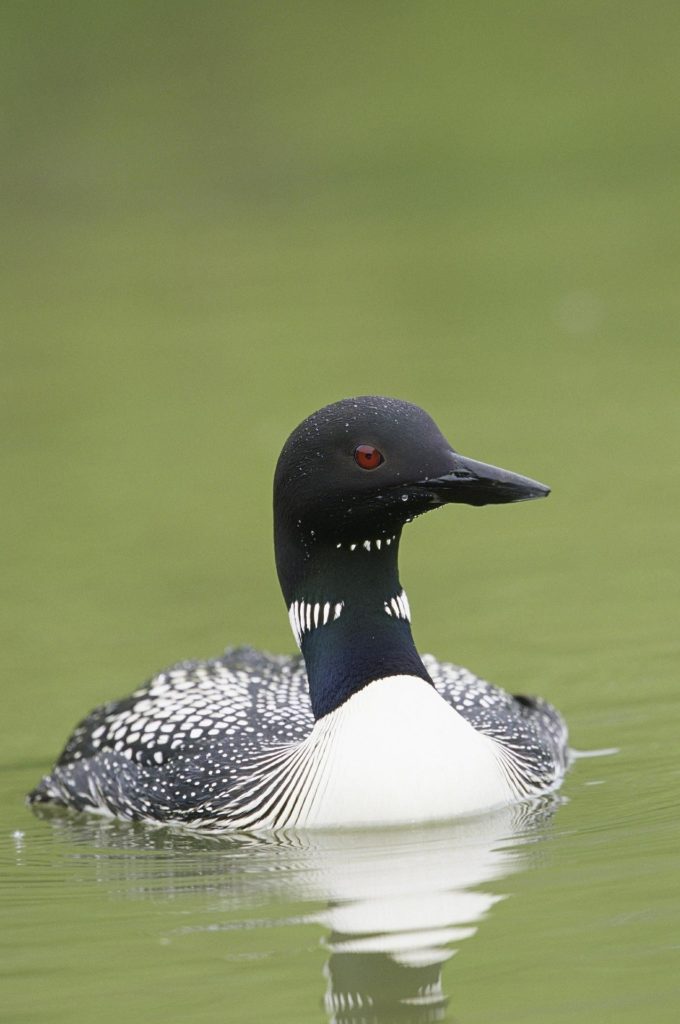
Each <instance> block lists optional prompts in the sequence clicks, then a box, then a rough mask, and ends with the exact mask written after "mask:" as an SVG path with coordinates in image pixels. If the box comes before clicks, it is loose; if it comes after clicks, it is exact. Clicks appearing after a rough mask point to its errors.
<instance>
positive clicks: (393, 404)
mask: <svg viewBox="0 0 680 1024" xmlns="http://www.w3.org/2000/svg"><path fill="white" fill-rule="evenodd" d="M548 493H549V488H548V487H546V486H544V485H543V484H540V483H538V482H536V481H535V480H530V479H529V478H527V477H523V476H519V475H518V474H515V473H511V472H507V471H505V470H502V469H498V468H496V467H494V466H489V465H486V464H484V463H482V462H476V461H474V460H473V459H469V458H466V457H464V456H462V455H461V454H460V453H458V452H457V451H455V450H454V449H453V448H452V447H451V445H450V444H449V442H448V441H447V440H446V438H445V437H444V435H443V434H442V433H441V431H440V430H439V428H438V427H437V425H436V424H435V422H434V421H433V420H432V419H431V417H430V416H429V415H428V414H427V413H426V412H424V410H422V409H421V408H419V407H418V406H416V405H412V404H411V403H409V402H405V401H402V400H399V399H394V398H384V397H376V396H365V397H360V398H352V399H344V400H342V401H339V402H335V403H333V404H332V405H328V406H326V407H325V408H323V409H320V410H319V411H318V412H315V413H313V414H312V415H311V416H309V417H308V418H307V419H306V420H304V422H303V423H301V424H300V426H299V427H298V428H297V429H296V430H294V431H293V433H292V434H291V435H290V437H289V438H288V440H287V441H286V443H285V445H284V447H283V450H282V452H281V455H280V457H279V460H278V463H277V466H276V472H275V477H274V547H275V556H276V567H277V572H278V577H279V582H280V585H281V590H282V592H283V596H284V599H285V602H286V606H287V609H288V615H289V619H290V624H291V627H292V631H293V633H294V636H295V639H296V641H297V644H298V646H299V648H300V651H301V654H300V655H295V656H278V655H271V654H268V653H265V652H261V651H256V650H254V649H252V648H248V647H237V648H231V649H228V650H227V651H226V653H225V654H224V655H223V656H221V657H218V658H215V659H212V660H205V661H186V662H181V663H179V664H177V665H175V666H173V667H171V668H169V669H168V670H166V671H164V672H161V673H159V674H158V675H156V676H154V677H153V678H152V679H151V680H150V681H149V682H148V683H147V684H146V685H144V686H143V687H142V688H141V689H138V690H136V691H135V692H134V693H133V694H132V695H131V696H129V697H127V698H124V699H122V700H117V701H112V702H110V703H108V704H104V705H103V706H101V707H99V708H97V709H95V710H94V711H93V712H91V714H90V715H88V717H87V718H85V719H84V720H83V721H82V722H81V723H80V724H79V725H78V726H77V727H76V729H75V730H74V732H73V734H72V736H71V737H70V739H69V740H68V742H67V744H66V747H65V749H64V751H63V753H62V754H61V757H60V758H59V760H58V761H57V763H56V765H55V767H54V769H53V770H52V773H51V774H50V775H47V776H45V777H44V778H43V779H42V780H41V781H40V782H39V784H38V786H37V787H36V788H35V789H34V790H33V791H32V792H31V793H30V794H29V796H28V800H29V802H30V803H34V804H40V803H52V804H57V805H65V806H66V807H69V808H72V809H75V810H78V811H89V812H94V813H99V814H105V815H109V816H114V817H118V818H123V819H128V820H134V821H142V822H148V823H154V824H156V825H177V826H183V827H186V828H189V829H194V830H201V831H205V832H224V831H228V830H234V829H240V830H250V831H258V830H274V829H286V828H326V827H344V826H373V825H378V826H379V825H391V824H404V823H415V822H426V821H435V820H444V819H449V818H455V817H458V816H461V815H468V814H476V813H479V812H483V811H486V810H491V809H493V808H496V807H501V806H505V805H508V804H512V803H514V802H518V801H522V800H526V799H527V798H531V797H534V796H539V795H542V794H545V793H548V792H551V791H553V790H554V789H556V788H557V787H558V786H559V784H560V782H561V781H562V778H563V775H564V773H565V770H566V768H567V766H568V761H569V751H568V747H567V730H566V725H565V723H564V721H563V719H562V717H561V716H560V714H559V712H557V711H556V710H555V709H554V708H553V707H552V706H551V705H550V704H548V703H547V702H545V701H543V700H542V699H540V698H533V697H524V696H512V695H511V694H509V693H506V692H505V691H504V690H501V689H499V688H497V687H495V686H492V685H491V684H489V683H487V682H485V681H484V680H482V679H479V678H477V677H476V676H474V675H472V674H471V673H470V672H468V671H467V670H465V669H463V668H460V667H457V666H455V665H453V664H449V663H447V662H440V661H437V660H436V659H435V658H433V657H432V656H429V655H424V656H423V657H421V656H420V654H419V653H418V651H417V649H416V646H415V643H414V641H413V637H412V634H411V613H410V608H409V602H408V599H407V597H406V593H405V591H404V590H403V588H402V586H401V583H400V581H399V570H398V552H399V542H400V539H401V533H402V529H403V527H404V525H405V524H407V523H410V522H411V520H413V519H414V518H415V517H416V516H418V515H421V514H422V513H424V512H427V511H429V510H430V509H434V508H438V507H440V506H442V505H445V504H449V503H456V502H462V503H465V504H469V505H487V504H502V503H505V502H515V501H526V500H530V499H533V498H540V497H544V496H546V495H547V494H548Z"/></svg>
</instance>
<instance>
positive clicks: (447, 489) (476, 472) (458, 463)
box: [418, 452, 550, 505]
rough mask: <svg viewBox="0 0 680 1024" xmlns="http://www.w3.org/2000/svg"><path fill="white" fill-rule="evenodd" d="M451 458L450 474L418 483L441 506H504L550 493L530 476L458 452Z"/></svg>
mask: <svg viewBox="0 0 680 1024" xmlns="http://www.w3.org/2000/svg"><path fill="white" fill-rule="evenodd" d="M451 459H452V461H451V468H450V470H449V471H448V472H446V473H444V474H443V475H442V476H435V477H429V478H428V479H426V480H421V481H419V483H418V486H419V487H423V488H424V489H426V490H428V491H430V492H431V493H432V495H433V497H434V498H435V500H436V501H437V502H438V503H439V502H441V503H442V504H448V503H450V502H458V503H461V504H465V505H502V504H505V503H507V502H511V501H532V500H533V499H534V498H545V497H547V495H548V494H550V488H549V487H546V486H545V484H540V483H539V482H538V481H537V480H531V479H530V478H529V477H528V476H520V475H519V473H511V472H509V470H507V469H499V468H498V467H497V466H487V465H486V463H484V462H476V461H475V460H474V459H468V458H466V457H465V456H464V455H460V454H459V453H458V452H451Z"/></svg>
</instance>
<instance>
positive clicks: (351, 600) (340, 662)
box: [276, 533, 431, 719]
mask: <svg viewBox="0 0 680 1024" xmlns="http://www.w3.org/2000/svg"><path fill="white" fill-rule="evenodd" d="M399 539H400V538H399V533H396V534H394V535H392V536H390V537H389V543H388V536H387V535H385V536H382V537H378V538H370V539H366V540H364V539H362V538H357V540H356V541H343V542H342V545H341V546H340V547H338V546H337V543H335V542H333V543H330V544H329V543H324V542H323V541H317V540H316V539H315V538H313V537H305V538H304V539H302V538H295V539H292V538H291V537H290V536H289V537H282V536H281V535H277V538H276V549H277V565H278V568H279V578H280V581H281V587H282V590H283V594H284V598H285V600H286V605H287V606H288V608H289V609H290V607H291V605H292V604H293V602H298V603H300V602H304V605H303V608H304V611H301V616H299V617H301V618H302V620H303V623H302V624H303V628H302V631H301V634H302V635H301V645H300V646H301V649H302V653H303V655H304V659H305V664H306V666H307V675H308V678H309V692H310V697H311V702H312V710H313V712H314V717H315V718H316V719H319V718H322V717H323V716H324V715H327V714H328V713H329V712H331V711H334V710H335V709H336V708H337V707H339V706H340V705H341V704H343V703H344V702H345V701H346V700H347V699H348V698H349V697H351V696H352V694H353V693H356V692H357V691H358V690H361V689H362V688H363V687H364V686H366V685H367V684H368V683H370V682H372V681H373V680H375V679H382V678H384V677H385V676H393V675H411V676H417V677H419V678H421V679H424V680H426V681H427V682H431V679H430V677H429V675H428V673H427V670H426V669H425V666H424V665H423V663H422V661H421V659H420V655H419V654H418V651H417V650H416V647H415V644H414V642H413V637H412V635H411V626H410V622H409V621H408V618H407V615H406V610H407V607H408V606H407V605H406V604H405V603H404V602H403V601H402V602H399V601H396V598H397V597H398V596H399V595H401V591H402V588H401V584H400V582H399V569H398V549H399ZM377 541H379V543H376V542H377ZM393 599H395V603H392V602H393ZM386 604H387V606H388V608H389V611H388V610H386V607H385V606H386ZM317 605H318V608H319V614H318V621H319V625H317V626H314V609H315V607H316V606H317ZM329 605H330V610H328V611H326V612H324V609H327V607H328V606H329ZM307 606H311V612H310V618H311V628H309V629H307V628H306V615H305V611H306V608H307ZM298 609H300V605H299V604H298ZM324 618H327V620H328V621H327V622H326V623H325V624H324Z"/></svg>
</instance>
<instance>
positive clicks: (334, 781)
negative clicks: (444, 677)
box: [290, 676, 516, 827]
mask: <svg viewBox="0 0 680 1024" xmlns="http://www.w3.org/2000/svg"><path fill="white" fill-rule="evenodd" d="M308 744H309V749H310V754H311V751H312V749H313V751H314V753H313V754H312V755H311V756H312V760H313V761H314V762H315V766H314V768H315V770H314V772H313V774H314V776H315V785H314V795H313V796H312V797H311V799H308V800H305V801H304V805H305V806H304V808H303V807H300V806H299V811H300V812H302V813H301V816H300V817H299V818H298V819H297V820H296V821H295V822H290V823H291V824H296V825H298V826H302V827H329V826H335V825H343V826H346V825H369V824H376V825H380V824H397V823H404V822H422V821H433V820H437V819H445V818H451V817H454V816H456V815H461V814H471V813H474V812H476V811H481V810H487V809H489V808H491V807H498V806H501V805H503V804H507V803H509V802H511V801H512V800H513V799H515V798H516V794H515V793H514V792H513V790H512V789H511V787H510V785H509V783H508V781H507V778H506V775H505V773H504V771H503V768H502V764H501V761H500V759H499V757H498V752H497V750H498V748H497V746H496V744H495V743H494V741H493V740H491V739H490V738H489V737H487V736H483V735H482V734H480V733H478V732H476V731H475V729H473V728H472V726H471V725H470V724H469V723H468V722H466V721H465V719H464V718H461V716H460V715H459V714H458V712H457V711H454V709H453V708H452V707H451V706H450V705H449V704H447V703H446V701H445V700H444V699H443V698H442V697H441V696H440V695H439V694H438V693H437V692H436V690H435V689H434V688H433V687H432V686H430V685H429V684H428V683H426V682H425V681H424V680H422V679H417V678H415V677H413V676H390V677H388V678H386V679H379V680H376V681H375V682H372V683H370V684H369V685H368V686H366V687H364V688H363V689H362V690H360V691H359V692H358V693H356V694H354V696H352V697H351V698H350V699H349V700H348V701H346V703H345V704H343V705H342V707H340V708H338V709H337V711H334V712H332V713H331V714H330V715H327V716H326V717H325V718H323V719H321V721H319V722H317V723H316V725H315V726H314V729H313V731H312V734H311V735H310V737H309V738H308V740H307V741H305V743H304V744H303V746H306V745H308ZM310 796H311V794H310Z"/></svg>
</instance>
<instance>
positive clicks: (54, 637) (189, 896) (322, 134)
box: [0, 0, 680, 1024]
mask: <svg viewBox="0 0 680 1024" xmlns="http://www.w3.org/2000/svg"><path fill="white" fill-rule="evenodd" d="M0 29H1V31H0V51H1V52H0V80H1V86H0V99H1V102H2V105H3V108H4V109H3V116H2V118H0V132H1V133H2V139H1V145H0V154H1V156H0V161H1V164H2V173H3V185H2V189H1V190H0V202H1V203H2V206H3V228H2V238H3V254H4V261H3V264H4V265H3V272H2V275H1V277H0V310H1V313H0V317H1V327H0V330H1V334H0V343H1V344H2V375H1V377H0V388H1V389H2V405H1V408H2V413H3V416H4V417H5V419H6V422H5V424H4V427H3V441H4V445H3V465H2V481H3V485H4V486H3V498H4V500H3V502H2V514H3V523H2V537H3V541H4V544H3V570H2V573H1V574H0V587H1V588H2V593H3V598H4V601H3V606H4V612H5V615H4V619H5V630H4V636H3V655H4V659H3V660H4V673H3V690H2V693H3V702H2V714H1V716H0V732H1V743H0V822H1V829H0V848H1V851H2V853H1V857H2V859H1V861H0V885H1V891H2V895H1V897H0V898H1V907H0V922H1V924H0V942H1V943H2V956H1V957H0V972H1V974H2V982H1V983H0V984H1V987H0V1019H2V1020H3V1021H4V1020H7V1021H8V1022H12V1024H15V1022H16V1024H27V1022H50V1024H52V1022H54V1024H62V1022H66V1021H72V1020H74V1019H76V1020H80V1019H82V1020H92V1021H96V1022H102V1024H108V1022H117V1021H120V1020H123V1019H125V1020H130V1021H145V1022H151V1024H154V1022H156V1021H158V1022H161V1021H162V1022H164V1024H174V1022H178V1024H179V1022H184V1021H196V1022H199V1024H202V1022H205V1024H213V1022H217V1021H230V1022H231V1021H239V1022H241V1021H243V1022H250V1021H253V1022H255V1021H258V1022H259V1021H263V1020H264V1021H274V1020H275V1021H279V1022H282V1024H293V1022H295V1024H298V1022H307V1021H310V1022H312V1021H317V1022H323V1021H330V1020H333V1019H335V1020H336V1021H337V1022H340V1021H348V1022H349V1021H357V1022H358V1021H359V1020H373V1019H375V1020H376V1021H380V1022H381V1024H385V1022H386V1021H392V1020H414V1021H415V1020H422V1021H424V1020H440V1019H441V1020H449V1021H455V1022H459V1024H478V1022H479V1024H481V1022H487V1021H489V1022H490V1021H498V1020H503V1021H505V1022H517V1024H524V1022H531V1021H536V1022H539V1021H540V1022H553V1021H555V1022H563V1021H565V1022H567V1021H568V1022H570V1024H571V1022H576V1021H578V1022H579V1024H586V1022H587V1024H590V1022H592V1024H600V1022H610V1021H611V1022H614V1021H615V1022H617V1024H627V1022H631V1024H632V1022H638V1021H639V1020H640V1019H642V1018H646V1019H648V1020H650V1021H653V1022H654V1024H657V1022H660V1024H665V1022H667V1021H668V1022H671V1021H675V1020H676V1019H677V1006H678V1004H679V1002H680V982H678V980H677V979H678V978H680V964H679V963H678V960H679V956H678V951H679V948H680V947H679V942H678V927H677V922H678V915H679V912H680V897H679V895H678V894H679V892H680V889H679V887H678V884H677V878H678V857H679V851H680V834H679V832H680V830H679V828H678V779H679V775H680V771H679V768H678V756H677V749H678V743H677V707H678V701H677V696H676V694H677V686H678V664H679V658H678V655H679V653H680V640H679V637H678V608H679V605H680V600H679V599H680V586H679V584H678V575H679V573H678V547H679V542H680V525H679V524H680V516H679V514H678V511H679V508H680V458H678V443H677V438H678V433H679V429H680V347H679V345H680V343H679V338H678V334H679V332H678V327H679V321H680V298H679V296H680V274H679V270H680V236H679V233H678V208H679V204H680V176H679V175H678V166H679V164H678V161H679V159H680V133H679V132H678V120H677V108H678V90H679V89H680V72H678V58H677V55H678V52H679V44H680V13H679V11H678V8H677V5H674V4H670V3H668V4H666V3H661V2H652V3H651V4H637V5H636V4H627V5H621V4H613V3H605V2H602V0H595V2H589V3H586V2H575V3H570V4H564V3H559V4H557V3H551V2H548V3H540V4H539V3H524V2H520V3H519V4H515V5H512V7H506V6H503V5H499V4H490V3H485V2H482V3H473V2H471V0H470V2H468V0H464V2H461V3H455V4H453V3H451V4H444V3H431V4H430V3H428V4H420V5H418V4H411V5H405V4H397V3H394V4H384V3H367V4H364V5H358V4H330V3H327V2H322V3H315V4H312V3H303V2H301V3H286V4H266V3H262V4H252V5H251V4H245V3H242V4H241V3H238V4H237V3H224V4H212V3H206V4H197V5H188V4H179V3H172V2H169V3H164V4H156V3H151V2H142V3H134V4H133V3H130V2H122V3H117V4H115V5H103V4H95V5H93V4H86V3H76V2H70V3H62V4H48V3H40V2H36V3H32V4H23V3H18V2H13V0H10V2H7V3H5V4H4V5H3V7H2V11H1V12H0ZM370 392H377V393H386V394H396V395H398V396H400V397H404V398H408V399H410V400H412V401H415V402H418V403H419V404H421V405H423V406H425V407H426V408H427V409H428V410H429V411H430V412H431V413H432V414H433V415H434V416H435V418H436V419H437V421H438V422H439V424H440V425H441V427H442V429H443V430H444V432H445V433H446V434H447V435H448V436H449V438H450V439H451V441H452V443H454V444H455V446H456V447H458V448H459V449H460V450H461V451H463V452H465V453H466V454H469V455H470V456H472V457H474V458H479V459H482V460H484V461H488V462H493V463H496V464H498V465H504V466H507V467H508V468H510V469H514V470H517V471H519V472H522V473H526V474H528V475H530V476H532V477H535V478H537V479H540V480H545V481H546V482H547V483H549V484H550V485H551V486H552V487H553V494H552V496H551V497H550V498H549V500H548V501H545V502H540V503H539V502H537V503H532V504H531V505H528V506H516V507H515V506H510V507H505V508H502V507H499V508H488V509H468V508H455V509H447V510H444V511H442V512H440V513H439V514H438V515H437V516H430V517H426V518H425V519H423V520H420V521H418V522H417V523H416V524H414V525H413V526H412V527H410V528H409V532H408V533H407V534H406V536H405V539H404V543H403V544H402V551H403V561H402V579H403V581H404V583H405V585H406V587H407V589H408V593H409V598H410V602H411V606H412V609H413V613H414V633H415V636H416V640H417V642H418V643H419V645H420V647H421V649H422V650H431V651H433V652H435V653H436V654H437V655H439V656H440V657H441V658H448V659H451V660H455V661H458V662H461V663H463V664H466V665H468V666H469V667H470V668H471V669H473V670H475V671H477V672H479V673H480V674H483V675H485V676H486V677H487V678H490V679H492V680H494V681H495V682H498V683H500V684H502V685H505V686H507V687H508V688H511V689H518V690H524V691H534V692H540V693H542V694H543V695H544V696H546V697H548V698H550V699H551V700H553V701H554V702H555V703H556V704H557V705H558V706H559V707H560V708H561V709H562V710H563V712H564V713H565V715H566V717H567V718H568V720H569V724H570V727H571V733H572V740H573V743H574V745H575V746H576V747H577V748H579V749H581V750H593V749H595V750H597V749H599V750H601V749H608V748H617V749H618V751H619V752H618V753H617V754H615V755H609V756H603V757H598V758H589V759H582V760H578V761H577V762H576V764H575V765H574V767H573V769H572V771H571V773H570V775H569V776H568V778H567V780H566V783H565V785H564V787H563V791H562V793H563V796H564V798H565V800H564V802H563V803H561V804H558V805H556V806H550V807H540V808H538V809H535V811H534V813H533V814H528V813H527V814H524V815H522V816H518V814H516V813H508V814H501V815H498V816H491V817H488V818H485V819H480V821H478V822H468V823H465V824H463V823H458V824H455V823H454V824H451V825H450V826H441V827H438V828H433V829H421V830H409V829H405V830H398V831H386V832H366V833H332V834H328V835H316V836H315V835H297V836H295V835H293V836H287V837H278V838H277V839H272V840H270V841H267V840H264V839H259V840H255V839H253V838H252V837H250V838H248V837H241V839H240V840H239V839H233V838H232V839H229V840H220V841H215V842H210V843H205V842H200V841H193V840H191V839H189V838H187V837H182V836H178V835H172V834H168V833H166V832H154V831H151V830H143V829H137V828H132V827H129V826H125V825H119V824H111V823H104V822H100V821H96V820H95V821H92V820H79V819H70V818H68V817H67V818H64V817H47V818H37V817H35V816H34V815H33V814H32V813H31V812H30V811H29V810H27V809H26V808H25V807H24V805H23V802H22V800H23V794H24V793H25V792H26V791H27V790H28V789H29V788H30V787H31V786H32V785H33V784H34V783H35V781H36V780H37V778H38V777H39V776H40V774H41V773H42V772H43V771H44V770H46V769H47V768H48V767H49V765H50V763H51V761H52V759H53V758H54V757H55V756H56V754H57V753H58V751H59V749H60V746H61V745H62V743H63V741H64V740H65V738H66V736H67V734H68V732H69V730H70V729H71V728H72V726H73V725H74V723H75V722H76V721H77V719H78V718H79V717H81V715H82V714H83V713H84V712H85V711H87V710H88V709H89V708H90V707H92V706H94V705H95V704H97V703H98V702H101V701H102V700H105V699H109V698H111V697H113V696H120V695H123V694H125V693H126V692H129V691H130V690H131V689H133V688H134V687H135V686H136V685H137V684H138V683H139V682H140V681H141V680H142V679H144V678H145V677H147V676H148V675H149V674H150V673H151V672H152V671H154V670H156V669H158V668H161V667H163V666H166V665H168V664H170V663H172V662H173V661H176V660H178V659H180V658H185V657H195V656H204V655H205V656H207V655H212V654H215V653H217V652H219V651H220V650H221V649H222V648H223V647H224V646H226V645H227V644H231V643H239V642H250V643H253V644H255V645H258V646H262V647H267V648H268V649H270V650H276V651H287V650H290V649H291V647H292V640H291V637H290V634H289V630H288V623H287V617H286V614H285V609H284V607H283V604H282V601H281V598H280V595H279V593H278V589H277V585H276V580H275V575H274V571H273V561H272V551H271V539H270V537H271V525H270V486H271V475H272V471H273V465H274V461H275V458H276V455H277V453H278V449H279V447H280V445H281V443H282V441H283V439H284V438H285V436H286V435H287V433H288V431H289V430H290V429H292V427H293V426H295V424H296V423H297V422H298V421H299V420H300V419H301V418H302V417H303V416H305V415H306V414H307V413H309V412H310V411H311V410H312V409H314V408H317V407H319V406H320V405H323V404H324V403H326V402H328V401H332V400H334V399H337V398H340V397H342V396H344V395H348V394H356V393H370ZM454 952H455V955H453V954H454ZM421 984H422V985H426V986H427V985H429V986H430V987H429V989H427V991H428V993H429V994H428V996H427V998H426V999H425V1001H424V1004H423V1005H421V1006H420V1007H415V1008H414V1007H413V1005H411V1008H410V1009H408V1008H407V1005H406V1003H404V1000H405V999H406V998H408V995H409V992H410V993H411V994H412V993H413V991H415V990H416V989H417V988H418V986H419V985H421ZM352 990H354V991H359V990H361V991H363V992H365V993H372V994H373V997H374V999H375V1000H376V1007H375V1009H374V1011H373V1017H371V1016H370V1013H369V1011H365V1010H360V1009H356V1007H355V1008H354V1009H352V1008H351V1007H349V1005H348V1004H347V1006H346V1007H345V1008H344V1009H343V1008H342V1006H340V1005H339V1002H338V1000H339V999H340V994H341V993H342V992H351V991H352ZM328 992H331V993H334V995H331V996H329V997H328V1002H327V1005H324V995H325V994H326V993H328ZM333 998H334V999H335V1000H336V1003H335V1005H334V1004H333V1002H332V999H333ZM399 1000H401V1001H402V1002H401V1008H399V1005H398V1004H399ZM362 1014H363V1016H362ZM400 1014H401V1016H400ZM334 1015H335V1017H334Z"/></svg>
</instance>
